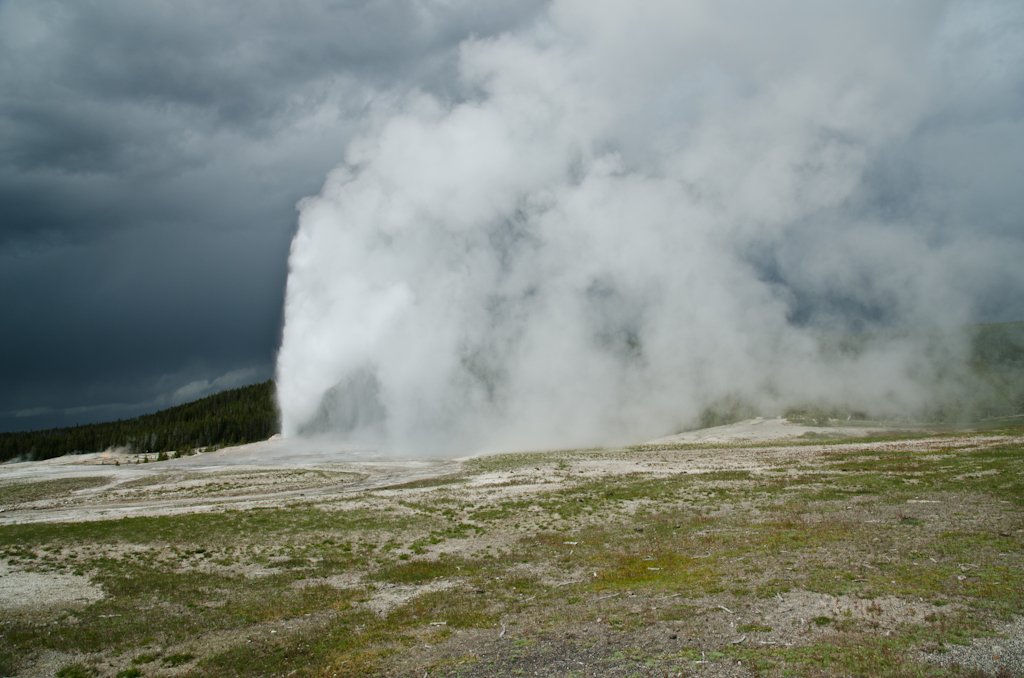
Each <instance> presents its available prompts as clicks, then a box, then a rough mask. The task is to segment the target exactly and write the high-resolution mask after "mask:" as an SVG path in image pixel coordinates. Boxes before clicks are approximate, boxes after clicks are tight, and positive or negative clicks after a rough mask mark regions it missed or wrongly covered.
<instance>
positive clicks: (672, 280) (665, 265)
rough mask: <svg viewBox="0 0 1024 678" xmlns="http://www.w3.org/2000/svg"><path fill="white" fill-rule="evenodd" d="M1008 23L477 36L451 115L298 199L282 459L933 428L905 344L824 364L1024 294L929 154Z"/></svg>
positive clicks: (388, 119)
mask: <svg viewBox="0 0 1024 678" xmlns="http://www.w3.org/2000/svg"><path fill="white" fill-rule="evenodd" d="M1000 7H1003V8H1004V9H1005V8H1006V7H1008V6H1005V5H1003V6H1000V5H979V4H977V3H972V4H971V5H970V6H963V7H962V6H959V5H942V4H940V3H935V2H931V1H929V2H919V3H915V2H907V3H897V4H895V5H894V4H893V3H882V2H879V3H872V2H868V3H820V2H790V3H783V4H782V5H781V6H779V5H771V6H768V5H765V4H764V3H756V2H729V1H726V2H720V1H717V0H716V1H715V2H711V1H708V2H683V3H679V2H655V1H653V0H652V1H645V2H639V3H637V2H628V3H625V2H598V3H595V2H593V1H592V0H587V2H583V1H582V0H558V1H556V2H554V3H553V4H552V5H551V6H550V8H549V10H548V12H547V13H546V14H545V16H544V17H543V18H542V19H540V20H538V22H537V23H536V24H535V25H533V26H532V27H531V28H530V29H529V30H524V31H521V32H518V33H515V34H508V35H504V36H502V37H500V38H497V39H491V40H476V39H468V40H466V41H465V42H464V43H463V45H462V48H461V53H460V61H459V66H460V70H459V74H460V87H461V91H463V92H464V93H466V96H465V98H464V99H462V100H459V101H449V100H442V99H440V98H438V97H437V96H432V95H430V94H427V93H423V92H414V93H411V94H407V95H404V96H401V97H391V98H388V99H387V101H388V102H390V103H379V104H377V106H376V108H374V109H373V111H372V113H371V114H370V115H371V116H372V125H371V127H372V132H370V133H368V134H366V135H365V136H363V137H362V138H360V139H358V140H357V141H356V142H354V143H352V144H351V145H350V147H349V148H348V150H347V153H346V155H345V158H344V162H343V163H342V164H341V165H340V166H339V167H338V168H337V169H335V170H334V171H333V172H332V173H331V174H330V175H329V176H328V177H327V180H326V183H325V185H324V188H323V190H322V192H321V193H320V195H318V196H316V197H312V198H308V199H306V200H304V201H302V202H301V203H300V206H299V207H300V218H299V229H298V232H297V234H296V236H295V239H294V241H293V243H292V249H291V255H290V259H289V264H290V275H289V279H288V288H287V299H286V308H285V328H284V338H283V343H282V346H281V351H280V355H279V360H278V390H279V399H280V403H281V408H282V414H283V427H284V434H285V435H286V436H290V435H298V434H303V433H312V432H322V431H337V432H345V433H346V434H347V435H350V436H354V437H357V438H358V437H360V436H363V437H370V438H374V439H382V440H387V441H389V442H390V443H391V444H393V445H396V446H399V447H406V448H411V449H431V450H437V449H451V450H464V449H468V448H475V447H491V448H499V447H503V448H512V447H516V448H523V447H535V446H544V445H556V444H588V443H610V442H615V441H621V440H627V439H636V438H642V437H645V436H646V437H651V436H654V435H659V434H666V433H670V432H672V431H673V430H677V429H679V428H680V427H682V426H685V425H687V424H690V423H692V422H693V421H694V419H695V417H696V416H697V414H698V413H699V412H700V411H701V408H702V407H704V406H705V405H707V404H708V403H709V402H714V401H716V400H719V399H721V398H724V397H727V396H738V397H742V398H744V399H745V400H747V401H748V402H751V403H754V404H755V405H757V406H759V407H768V408H771V407H780V406H784V405H785V404H786V403H791V402H797V401H800V400H806V399H818V398H825V399H828V400H830V401H833V402H837V401H842V402H845V403H848V404H850V405H851V406H860V407H872V406H873V407H878V406H887V407H894V408H901V407H902V408H912V407H915V406H917V405H919V404H920V403H921V402H923V399H924V398H925V397H926V392H927V389H928V388H929V384H931V383H932V380H933V379H934V373H935V369H936V364H935V362H934V361H929V360H925V359H924V358H921V355H922V354H921V351H920V347H919V346H917V345H914V344H913V342H910V341H908V340H904V341H893V342H889V343H887V344H885V345H884V346H880V347H879V348H878V349H877V350H873V351H870V352H867V353H863V354H860V355H858V356H857V357H856V358H855V359H854V358H846V359H844V358H841V357H835V356H833V357H831V358H829V357H827V356H823V354H822V352H821V350H820V345H819V343H820V342H819V341H818V339H819V337H820V336H821V335H822V333H830V332H831V333H835V332H850V331H855V330H865V329H877V328H884V327H891V326H894V325H901V326H922V325H928V326H933V325H954V324H957V323H963V322H967V321H969V320H972V319H974V317H975V313H976V303H975V302H976V299H977V298H978V297H979V296H980V295H982V294H984V293H985V292H986V291H987V290H988V288H987V287H986V285H987V284H988V282H987V281H988V280H990V278H989V277H986V276H985V275H984V274H983V272H984V271H992V270H998V271H1000V272H1001V274H1002V275H1003V276H1004V277H1005V276H1009V277H1010V278H1013V279H1014V281H1015V284H1016V283H1019V282H1020V275H1019V274H1017V273H1014V272H1013V271H1014V270H1015V266H1014V264H1013V260H1014V258H1015V257H1016V256H1018V255H1019V254H1020V248H1019V246H1018V245H1016V244H1014V242H1013V241H1005V240H1000V238H999V236H998V233H995V232H986V231H984V229H983V228H982V229H979V228H977V225H976V224H975V225H974V227H973V230H968V228H967V227H966V226H965V225H963V223H962V222H961V221H958V220H957V219H958V218H959V217H957V215H953V216H950V212H949V210H950V209H952V208H951V207H950V205H951V204H953V202H954V200H953V198H951V197H949V196H948V195H947V196H945V197H943V195H942V194H941V192H937V191H935V190H934V186H933V185H932V183H930V182H931V179H929V177H928V176H926V175H925V174H924V169H923V168H924V167H925V161H924V160H922V157H924V156H925V155H927V154H926V153H925V152H924V151H921V150H920V149H922V148H932V146H929V145H928V143H930V142H928V138H929V137H927V136H926V135H925V136H922V135H924V133H923V132H922V129H925V128H926V127H927V125H929V124H932V123H934V121H935V120H936V119H937V117H941V115H946V114H948V113H949V111H950V110H953V109H955V106H954V105H953V103H951V100H950V97H952V96H953V94H951V92H955V91H957V88H962V87H963V86H964V82H965V80H967V79H970V78H971V77H973V75H972V73H970V72H967V71H969V70H970V66H969V64H971V63H974V64H976V65H978V64H985V63H989V61H991V60H993V59H996V58H997V57H998V56H999V54H997V53H995V52H992V49H993V48H991V46H988V47H986V48H984V49H981V48H977V49H975V48H972V47H970V46H969V45H968V46H967V47H965V46H964V45H965V44H968V42H969V41H965V39H964V33H965V31H968V30H975V28H976V26H977V25H979V24H984V22H985V21H987V20H988V19H987V18H986V17H989V15H990V14H991V13H992V12H996V11H997V10H1000ZM1000 11H1001V10H1000ZM1006 11H1009V10H1006ZM986 12H988V13H989V14H986ZM965 26H966V27H967V28H965ZM972 27H975V28H972ZM986 49H987V50H989V51H987V52H986V51H985V50H986ZM972 50H973V51H972ZM972 60H973V61H972ZM952 63H956V64H960V66H957V68H959V69H960V70H959V71H958V70H957V68H951V67H950V64H952ZM963 64H968V65H966V66H965V65H963ZM978 67H979V68H980V67H981V66H978ZM993 87H998V83H996V84H994V85H993ZM982 94H984V93H982ZM982 98H983V97H982ZM396 100H397V103H394V102H395V101H396ZM986 105H987V104H979V106H981V107H982V108H984V107H985V106H986ZM995 105H996V104H992V106H995ZM989 112H991V110H989ZM976 113H977V112H976ZM980 114H981V113H978V115H980ZM972 115H973V114H972ZM968 117H969V116H968ZM922 139H923V141H922ZM915 149H916V150H915ZM938 160H939V161H940V162H952V161H953V156H952V155H947V156H945V157H939V158H938ZM934 161H935V157H934V156H931V157H929V162H934ZM954 192H955V191H954ZM958 357H959V356H958V355H956V351H955V349H954V351H953V353H952V354H950V355H947V356H945V360H944V361H940V362H945V361H949V360H954V361H955V360H956V359H958Z"/></svg>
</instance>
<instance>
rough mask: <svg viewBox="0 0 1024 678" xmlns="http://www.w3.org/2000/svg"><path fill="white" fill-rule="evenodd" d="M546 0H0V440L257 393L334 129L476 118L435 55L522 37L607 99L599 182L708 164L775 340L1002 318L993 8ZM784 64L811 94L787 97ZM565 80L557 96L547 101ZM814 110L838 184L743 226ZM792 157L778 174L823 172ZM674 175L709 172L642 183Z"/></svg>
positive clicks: (1002, 117) (467, 92) (480, 92)
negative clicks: (841, 171)
mask: <svg viewBox="0 0 1024 678" xmlns="http://www.w3.org/2000/svg"><path fill="white" fill-rule="evenodd" d="M553 7H554V9H553V10H551V15H549V5H548V4H547V3H544V2H538V1H533V2H522V1H515V2H511V1H498V0H490V1H486V0H449V1H437V2H430V1H427V0H417V1H413V0H409V1H406V2H403V1H398V0H393V1H388V0H382V1H373V0H365V1H362V2H328V1H326V0H324V1H316V0H310V1H305V2H294V3H270V2H253V1H238V2H218V1H211V0H206V1H204V2H183V1H174V2H170V1H168V2H152V1H146V0H132V1H123V2H116V1H105V2H89V1H75V2H71V1H68V2H55V1H49V0H0V290H2V292H0V318H2V324H3V331H0V429H2V430H16V429H23V428H40V427H45V426H52V425H64V424H74V423H76V422H83V423H84V422H86V421H96V420H105V419H110V418H117V417H124V416H132V415H135V414H137V413H140V412H143V411H151V410H154V409H157V408H158V407H163V406H166V405H170V404H175V403H177V402H181V401H183V400H187V399H191V398H193V397H198V396H201V395H205V394H206V393H209V392H212V391H213V390H217V389H219V388H223V387H228V386H233V385H237V384H241V383H247V382H251V381H256V380H261V379H265V378H268V377H270V376H272V374H273V369H274V360H275V355H276V353H277V350H278V347H279V345H280V341H281V324H282V318H283V314H282V307H283V304H284V290H285V281H286V276H287V265H288V264H287V260H288V253H289V243H290V241H291V239H292V236H293V235H294V233H295V229H296V216H297V215H296V211H295V205H296V202H297V201H298V200H300V199H301V198H303V197H304V196H311V195H316V194H318V193H320V192H321V187H322V186H323V184H324V180H325V176H327V174H328V172H330V171H331V170H332V169H333V168H335V167H336V166H338V165H339V164H341V163H344V162H345V161H346V160H350V159H351V158H350V148H349V143H350V142H351V141H352V140H353V139H354V138H360V139H371V140H372V139H376V138H377V137H376V136H375V135H376V134H377V133H378V131H379V128H380V127H382V126H385V125H387V124H388V122H389V121H390V120H392V119H393V118H394V117H395V116H401V115H413V116H414V117H415V116H416V115H420V112H418V111H417V110H416V109H415V107H414V106H413V105H412V104H410V103H409V102H410V98H409V96H410V92H415V91H421V92H425V93H427V94H428V95H429V96H430V97H432V98H433V100H435V101H437V102H440V106H441V107H442V108H445V107H448V108H451V107H452V106H453V105H454V104H456V103H458V102H460V101H464V100H472V101H481V102H485V103H486V102H487V100H488V98H489V97H492V96H493V92H489V91H488V90H487V86H486V84H483V85H482V84H481V82H480V81H477V80H474V78H473V77H472V76H471V77H468V78H467V77H466V75H465V70H466V69H467V68H469V69H470V70H472V69H473V68H477V67H478V65H477V64H476V62H474V60H473V59H474V57H473V54H477V53H476V52H472V51H470V52H465V50H463V52H462V56H461V57H460V45H463V46H465V45H472V44H484V43H486V42H487V39H488V38H489V37H492V36H498V35H502V34H508V35H511V36H513V38H512V39H511V40H510V43H514V44H517V45H520V46H521V45H529V49H528V50H525V51H523V52H522V54H521V55H520V56H516V55H515V54H513V55H504V56H502V57H500V58H501V59H504V60H505V61H504V62H503V65H502V66H501V67H500V68H499V70H501V69H504V70H503V71H502V72H508V71H510V70H512V71H514V70H515V69H516V68H518V66H516V65H515V60H516V59H519V58H523V59H528V58H531V57H530V55H531V52H530V51H529V50H535V51H536V53H538V54H545V52H544V50H548V49H549V48H550V49H552V50H563V52H564V58H562V57H559V58H552V59H549V63H550V64H553V65H554V66H555V67H563V66H564V67H565V68H566V69H569V70H571V69H572V68H578V69H579V72H583V73H585V74H586V75H585V76H584V77H585V78H590V80H586V83H585V87H586V88H589V89H588V90H587V92H588V94H587V96H592V97H594V100H595V101H599V102H605V100H606V99H607V100H608V101H614V105H610V106H608V108H607V111H609V112H610V113H609V114H610V115H614V116H616V120H615V121H614V122H613V123H607V124H606V123H601V124H597V123H595V124H594V128H595V129H599V130H600V133H599V134H598V136H600V138H596V137H595V138H592V139H588V140H587V143H591V144H592V145H594V146H595V147H598V146H601V145H602V144H604V146H605V150H609V149H611V150H614V151H615V152H616V153H617V154H618V157H619V158H620V159H621V161H622V162H623V163H624V164H625V168H626V171H628V172H635V173H637V175H638V176H640V175H642V176H645V177H651V176H654V177H657V176H662V175H665V176H669V175H670V176H689V177H692V176H695V174H694V173H698V174H699V172H700V171H705V172H706V174H707V176H708V177H711V179H709V181H708V182H707V183H706V184H705V185H699V184H700V182H699V181H694V182H693V183H692V185H691V186H690V188H691V189H692V190H694V191H705V193H704V194H703V195H704V196H705V198H709V196H711V195H712V193H713V192H714V191H715V190H726V189H728V191H729V195H727V196H724V197H723V200H727V201H728V203H729V210H730V211H729V215H728V219H726V220H725V222H723V223H726V222H727V223H728V224H729V229H726V231H723V232H722V237H725V238H728V239H729V241H730V243H731V246H730V247H731V248H732V250H735V251H733V252H732V255H735V257H734V259H732V260H733V261H736V262H740V264H738V266H740V267H743V266H746V267H748V269H749V271H752V272H753V273H754V275H755V276H756V277H757V278H758V279H759V280H761V281H762V282H764V283H765V284H766V285H768V286H769V287H770V288H771V289H773V290H775V294H776V297H775V298H776V299H777V300H781V302H780V303H784V304H785V307H786V319H787V321H788V322H790V323H792V324H794V325H797V326H807V327H823V328H828V329H840V330H843V331H851V330H854V331H855V330H860V329H865V328H871V327H878V326H892V325H901V324H917V325H920V324H927V323H928V322H929V319H930V318H931V319H935V318H939V316H940V315H941V316H942V318H941V319H953V320H962V321H995V320H1017V319H1024V274H1021V272H1020V270H1021V269H1022V268H1024V267H1021V266H1020V265H1019V263H1018V262H1019V261H1020V259H1019V257H1020V256H1021V255H1022V253H1024V197H1022V196H1024V190H1022V189H1024V35H1022V34H1024V23H1022V11H1021V9H1020V3H1018V2H962V3H942V2H932V1H930V0H929V1H928V2H906V3H899V4H894V3H891V2H856V3H855V2H847V3H838V2H825V3H819V2H812V3H806V2H796V1H794V2H785V3H780V4H775V3H773V4H772V6H771V9H770V10H769V9H768V6H767V5H764V4H763V3H756V2H740V1H733V0H730V1H725V2H684V3H669V2H664V3H661V2H640V3H614V2H609V3H605V2H593V3H583V2H582V1H581V2H575V1H572V0H565V1H560V2H557V3H555V4H554V5H553ZM467 40H470V42H466V41H467ZM467 54H468V55H469V56H467ZM481 54H483V53H481ZM517 54H518V53H517ZM486 56H487V54H483V56H482V57H481V58H483V57H486ZM492 56H493V55H492ZM460 58H461V61H460ZM545 58H548V57H547V56H545ZM524 63H525V62H524ZM479 67H480V68H486V67H487V66H479ZM460 69H461V71H460ZM526 70H528V69H527V67H526V66H524V72H526ZM460 73H461V75H460ZM595 74H603V75H595ZM798 76H799V77H798ZM803 76H806V82H810V83H812V84H813V85H814V86H815V87H818V86H819V85H820V83H821V82H829V81H830V79H831V82H832V83H833V84H834V91H832V90H830V91H826V92H824V93H823V92H822V91H821V89H820V88H819V89H818V90H814V91H811V90H807V91H801V90H800V89H799V86H800V82H801V80H800V77H803ZM573 77H574V76H571V75H570V76H565V80H564V82H566V83H568V84H569V86H568V87H567V88H565V89H563V91H561V92H559V93H558V94H557V96H555V97H554V98H555V99H560V100H564V101H568V102H572V101H573V96H572V94H571V91H572V87H571V86H572V85H573V83H575V82H578V81H577V80H574V79H573ZM844 78H847V79H848V81H847V80H844ZM865 82H866V83H868V84H867V86H866V87H865V88H862V89H858V87H859V86H861V85H864V83H865ZM780 83H781V84H780ZM602 88H605V89H602ZM887 88H888V89H887ZM864 92H866V93H867V94H865V96H871V97H875V99H874V101H876V102H877V106H876V107H875V108H872V107H870V106H864V105H861V104H859V103H858V102H857V101H856V100H855V99H856V97H857V96H860V95H861V94H863V93H864ZM805 95H806V96H807V97H809V98H802V97H805ZM772 96H774V97H776V99H775V100H773V101H774V102H775V103H767V102H769V99H770V97H772ZM787 97H788V99H787ZM844 97H845V98H844ZM780 101H781V102H782V103H781V104H779V102H780ZM787 101H788V103H787ZM851 102H852V103H851ZM833 103H834V104H835V107H834V108H829V109H828V110H824V109H826V108H828V106H830V105H832V104H833ZM604 105H605V104H604V103H601V104H600V106H604ZM600 106H599V108H600ZM758 106H761V107H762V108H761V109H759V108H758ZM786 106H790V109H787V108H786ZM813 106H821V107H823V110H822V111H814V112H813V114H808V115H806V116H804V118H801V119H805V118H806V119H810V120H827V121H828V122H829V125H831V127H828V128H827V129H826V128H825V127H823V128H822V129H821V130H820V133H815V134H814V135H811V136H809V137H806V138H805V137H804V136H800V135H794V139H795V141H794V144H797V146H799V144H811V145H813V144H819V145H821V146H822V147H824V146H826V145H828V144H834V145H835V147H836V148H837V149H840V150H841V152H842V153H847V154H853V155H856V154H857V153H860V152H863V153H865V154H866V155H865V156H863V157H861V156H857V158H856V161H855V163H856V167H857V171H856V184H855V185H854V186H852V187H851V188H849V190H848V192H846V193H844V194H843V199H842V200H839V201H833V202H829V201H828V200H824V201H823V202H822V204H821V205H820V206H818V207H814V208H813V209H811V208H808V207H807V205H808V204H809V202H810V203H813V202H814V200H813V199H811V198H808V197H807V196H797V197H796V198H793V201H795V202H796V203H799V204H800V205H801V208H800V209H799V210H796V211H794V212H793V213H792V215H789V216H787V214H786V213H785V209H787V208H786V206H785V205H780V206H779V210H780V212H778V213H776V214H771V215H769V216H768V217H766V218H765V219H763V223H762V222H760V221H759V222H758V223H757V224H756V227H755V226H752V224H754V222H755V221H758V219H760V218H761V216H763V215H764V214H765V212H764V210H765V209H767V208H768V207H770V206H771V205H774V204H775V203H773V202H771V201H766V200H765V199H764V196H763V195H762V194H761V192H771V191H772V190H777V191H780V192H783V193H784V192H785V191H786V190H788V189H787V187H786V186H781V185H779V186H774V187H773V185H772V184H771V181H764V182H762V183H761V184H758V186H750V185H746V184H744V183H743V178H742V176H741V175H742V172H741V171H740V170H741V169H742V167H743V165H744V163H746V162H755V161H761V160H764V158H765V157H767V156H764V155H763V154H762V155H759V153H761V151H760V150H759V149H760V148H761V146H759V144H760V141H759V138H758V135H759V134H762V133H763V134H769V135H780V136H779V137H778V138H782V136H781V135H785V134H787V133H789V131H790V129H789V128H788V127H787V124H786V120H785V115H784V113H785V111H786V110H798V111H804V110H805V108H806V107H813ZM843 106H846V107H847V108H843ZM503 110H505V109H503ZM581 110H584V109H583V108H581ZM586 110H588V111H592V110H593V109H586ZM602 110H604V109H602ZM759 110H763V111H765V112H766V114H771V115H776V116H779V117H778V118H772V119H768V118H758V115H760V114H759V113H758V111H759ZM847 110H848V111H851V113H850V115H867V116H869V117H868V118H866V119H856V120H852V119H844V118H843V115H844V114H845V113H844V111H847ZM801 115H802V114H801ZM871 116H874V117H871ZM709 120H714V121H717V126H715V125H710V124H708V121H709ZM761 120H763V127H759V125H760V122H759V121H761ZM752 121H753V122H752ZM755 123H757V124H755ZM901 126H902V127H901ZM609 130H610V131H609ZM691 132H692V134H691ZM698 132H699V134H698ZM655 135H658V136H655ZM744 135H746V136H744ZM830 135H831V136H830ZM844 135H845V136H844ZM883 137H884V139H885V141H884V142H882V141H879V139H882V138H883ZM773 138H774V137H773ZM662 139H664V143H662V141H661V140H662ZM722 139H728V140H729V143H728V144H725V143H723V142H722ZM665 144H678V145H680V146H679V148H676V147H673V148H669V147H666V146H665ZM777 146H778V148H780V149H786V148H792V147H791V146H787V145H785V144H783V143H778V144H777ZM702 148H703V149H705V150H706V151H707V152H698V151H701V149H702ZM694 149H696V150H694ZM720 149H727V150H728V152H726V153H723V152H720ZM524 150H525V148H524ZM818 151H820V148H818V149H817V150H815V149H814V148H807V147H803V146H800V147H799V148H797V150H796V151H794V152H793V154H792V157H793V158H799V157H805V156H806V157H814V158H821V157H830V158H831V157H832V156H828V155H827V154H824V153H819V152H818ZM372 157H373V156H372V154H370V153H368V152H364V158H371V159H372ZM851 157H852V155H851ZM679 158H683V159H686V158H691V159H692V158H699V159H700V162H705V163H707V164H706V166H705V167H704V169H703V170H701V168H700V167H698V166H687V167H684V168H674V169H665V168H664V167H661V166H660V165H659V163H664V162H673V161H674V159H679ZM791 159H792V158H784V159H783V160H784V161H786V162H789V161H790V160H791ZM840 161H841V160H836V162H840ZM847 161H848V162H851V163H852V162H854V160H849V159H847ZM730 163H733V164H734V165H735V166H736V167H735V168H734V167H732V165H730ZM827 169H828V168H825V170H827ZM821 170H822V168H821V167H817V168H816V167H815V166H813V165H808V166H807V167H806V172H807V173H810V174H813V173H815V172H816V171H821ZM751 176H754V177H758V176H760V177H768V178H772V177H775V176H777V175H775V174H773V173H771V172H767V171H766V172H762V173H760V174H758V173H757V172H753V173H751ZM715 182H717V183H715ZM815 186H818V185H817V184H814V182H805V183H804V184H801V185H800V186H798V188H799V189H800V190H805V189H806V190H809V189H808V187H810V188H812V189H813V188H814V187H815ZM818 188H819V189H820V190H826V189H828V190H831V189H830V187H829V186H828V185H827V184H825V183H822V184H821V185H820V186H818ZM844 190H845V189H844ZM791 197H792V196H791ZM709 199H710V198H709ZM814 204H817V203H814ZM744 210H747V211H746V212H745V211H744ZM752 215H753V216H752ZM755 217H756V218H755ZM723 218H724V217H723ZM765 223H770V226H765ZM854 226H855V227H854ZM716 251H718V250H716ZM942 309H946V310H947V311H948V312H946V311H942V312H940V311H941V310H942Z"/></svg>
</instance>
